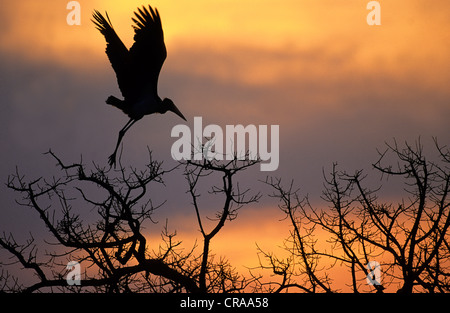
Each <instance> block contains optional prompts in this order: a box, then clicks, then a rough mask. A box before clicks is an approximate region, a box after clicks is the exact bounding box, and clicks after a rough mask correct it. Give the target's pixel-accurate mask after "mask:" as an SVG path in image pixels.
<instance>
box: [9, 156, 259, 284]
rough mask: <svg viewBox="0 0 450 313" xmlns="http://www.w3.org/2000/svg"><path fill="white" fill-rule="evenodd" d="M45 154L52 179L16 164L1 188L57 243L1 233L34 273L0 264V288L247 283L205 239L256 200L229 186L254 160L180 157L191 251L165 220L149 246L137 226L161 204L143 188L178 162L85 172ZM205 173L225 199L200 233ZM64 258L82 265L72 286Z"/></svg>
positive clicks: (151, 162)
mask: <svg viewBox="0 0 450 313" xmlns="http://www.w3.org/2000/svg"><path fill="white" fill-rule="evenodd" d="M48 154H49V155H50V156H51V157H52V158H54V159H55V160H56V162H57V166H58V167H59V168H60V169H61V175H60V177H53V178H51V179H48V178H47V179H46V178H42V177H41V178H39V179H36V180H32V181H28V180H27V179H26V178H25V177H24V176H23V175H21V174H20V173H19V171H18V170H16V173H15V174H14V175H11V176H10V177H9V178H8V182H7V186H8V187H9V188H11V189H13V190H15V191H17V192H19V193H20V194H22V200H21V201H20V202H18V203H19V204H21V205H23V206H25V207H28V208H30V209H31V210H33V211H35V212H37V213H38V215H39V217H40V219H41V220H42V222H43V223H44V225H45V227H46V229H47V230H48V232H49V234H50V236H51V238H52V239H51V240H53V242H51V244H52V245H55V246H56V247H57V249H56V251H55V252H47V253H46V254H39V253H38V251H39V250H38V245H37V244H36V243H35V241H34V239H33V238H31V239H29V240H28V241H27V242H26V243H24V244H21V243H18V242H17V241H16V240H15V238H14V236H13V235H12V234H7V233H5V232H3V235H2V236H1V237H0V247H2V248H4V249H5V250H6V251H8V252H9V253H10V254H11V255H12V256H13V258H15V260H16V262H17V263H19V265H20V266H21V267H22V268H24V269H28V270H30V271H32V272H34V274H35V276H36V278H37V281H36V282H34V283H31V284H29V285H24V284H22V283H20V281H19V280H18V279H17V278H15V277H14V276H13V275H11V274H10V272H8V271H7V266H2V269H1V276H0V287H3V288H2V290H3V291H21V292H36V291H46V290H47V291H49V290H50V291H53V290H58V291H81V290H85V291H96V292H182V291H186V292H220V291H221V292H233V291H240V290H243V289H244V288H245V287H246V286H247V284H248V283H249V281H247V280H246V279H245V278H243V277H242V276H240V275H239V274H238V273H236V272H235V270H234V269H233V268H232V267H231V265H230V264H229V262H228V261H227V260H226V259H224V258H221V259H220V260H219V261H216V260H215V259H214V256H211V255H210V254H209V252H210V244H211V240H212V238H213V237H214V236H216V235H217V233H218V232H219V231H220V230H221V229H222V227H223V226H224V224H225V222H226V221H227V220H233V219H234V218H236V216H237V211H238V209H239V208H240V207H241V206H242V205H244V204H246V203H249V202H253V201H256V200H257V199H258V195H256V196H253V197H250V198H249V199H248V200H245V195H246V192H247V191H244V192H241V191H240V190H239V189H236V188H235V186H234V184H235V182H234V181H233V177H234V176H235V175H236V174H238V173H239V172H240V171H242V170H244V169H246V168H248V167H250V166H252V165H254V164H256V163H257V162H258V161H248V160H247V161H246V160H243V161H238V160H233V161H230V162H228V163H224V164H220V163H219V162H216V161H205V162H202V163H195V162H190V161H189V162H186V163H185V173H184V175H185V177H186V178H187V180H188V182H189V192H190V193H191V195H192V199H193V204H194V208H195V211H196V214H197V218H198V224H199V226H200V230H201V233H202V235H203V238H204V242H203V249H202V253H200V254H198V253H197V252H196V246H195V245H194V246H193V247H192V249H190V250H185V249H182V248H181V245H180V243H181V241H179V240H178V239H177V236H176V232H170V231H169V228H168V227H167V224H166V227H165V228H164V230H163V232H162V234H161V237H162V242H161V241H160V243H159V244H158V246H157V247H156V246H155V243H154V242H157V241H156V239H154V238H148V237H147V236H146V235H144V229H145V227H148V226H149V225H152V223H154V221H153V220H152V217H153V213H154V211H155V210H156V209H158V208H159V207H161V206H162V205H163V204H164V203H160V204H158V205H155V204H153V202H152V200H151V197H149V196H148V193H149V190H151V189H152V187H153V186H154V185H155V184H159V185H161V184H162V185H163V184H164V181H163V176H164V175H165V174H166V173H168V172H171V171H174V170H176V169H177V168H178V167H179V166H180V165H178V166H176V167H174V168H172V169H169V170H163V168H162V163H161V162H158V161H155V160H153V159H152V155H151V153H149V156H150V160H149V163H148V165H147V166H146V167H145V169H144V170H137V169H135V168H129V169H126V168H125V167H123V166H122V164H121V163H120V161H119V164H120V168H119V169H118V170H113V169H105V168H102V167H99V166H97V165H94V169H93V170H92V171H90V172H88V171H87V169H86V166H85V165H83V164H82V163H74V164H70V165H67V164H65V163H64V162H63V161H62V160H60V159H59V158H58V157H57V156H56V155H55V154H54V153H53V152H51V151H49V152H48ZM213 173H220V174H221V175H223V177H222V184H221V185H219V186H218V187H216V186H215V187H213V188H212V191H211V192H212V193H215V194H223V195H225V200H224V204H223V206H222V208H221V209H220V210H219V212H218V222H217V225H216V226H215V227H214V228H213V230H212V231H210V232H207V231H206V229H205V228H204V226H203V223H202V217H201V215H200V208H199V205H198V201H197V200H198V197H199V195H198V194H197V193H196V186H197V184H198V182H199V181H201V180H202V179H203V178H204V177H206V176H210V175H212V174H213ZM89 208H90V210H89ZM86 211H89V212H96V213H97V215H96V218H97V220H96V221H95V222H92V217H91V218H90V219H89V220H83V218H82V214H81V213H82V212H86ZM149 239H150V240H153V243H152V242H150V243H149V242H148V240H149ZM55 241H56V242H55ZM40 250H42V249H40ZM69 260H75V261H77V262H79V264H81V266H82V268H83V269H84V271H83V275H82V276H83V278H82V279H81V282H80V285H73V286H70V285H68V283H67V281H66V277H65V275H66V274H67V271H66V264H67V263H68V261H69ZM0 265H2V264H0ZM3 265H5V264H3Z"/></svg>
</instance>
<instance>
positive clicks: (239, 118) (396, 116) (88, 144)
mask: <svg viewBox="0 0 450 313" xmlns="http://www.w3.org/2000/svg"><path fill="white" fill-rule="evenodd" d="M67 2H68V1H62V0H51V1H33V0H20V1H7V2H5V1H4V3H2V8H1V10H0V29H1V34H0V96H1V106H0V112H1V114H0V142H1V146H2V157H1V158H2V165H1V167H0V179H1V182H2V184H0V199H1V202H2V207H1V210H0V231H1V232H3V231H5V232H9V231H12V232H13V233H14V234H17V238H18V239H23V240H24V239H25V238H27V236H28V234H29V232H32V233H33V234H35V236H36V237H39V234H42V233H43V232H44V231H45V230H44V227H43V224H42V223H41V220H40V219H39V218H38V216H37V214H35V213H34V212H33V213H30V212H29V211H27V210H26V209H25V208H23V207H20V206H18V205H17V204H16V203H15V202H14V200H15V199H16V198H17V197H18V195H17V194H14V193H13V192H12V191H10V190H8V189H7V188H6V186H5V184H4V183H5V182H6V181H7V177H8V175H9V174H12V173H14V171H15V168H16V166H17V167H18V168H19V170H20V171H21V173H22V174H24V175H26V177H28V178H29V179H33V178H37V177H40V176H45V177H52V176H53V175H56V174H58V173H57V169H56V168H55V167H54V165H55V164H54V163H55V162H54V161H53V160H51V159H50V158H49V157H48V156H45V155H43V153H44V152H46V151H48V150H49V149H52V151H54V152H55V153H56V154H57V155H58V156H59V157H60V158H61V159H62V160H64V161H65V162H67V163H71V162H78V161H80V158H81V157H82V159H83V161H84V162H85V163H86V164H92V162H95V163H98V164H102V165H106V164H107V157H108V156H109V155H110V154H111V152H112V151H113V148H114V145H115V143H116V140H117V134H118V131H119V130H120V129H121V128H122V127H123V126H124V125H125V123H126V122H127V121H128V118H127V117H126V116H125V115H123V113H122V112H120V111H119V110H117V109H115V108H112V107H110V106H108V105H106V104H105V100H106V98H107V97H108V96H109V95H115V96H117V97H120V96H121V95H120V91H119V89H118V87H117V82H116V78H115V75H114V72H113V70H112V68H111V66H110V63H109V61H108V59H107V57H106V54H105V52H104V51H105V40H104V38H103V36H102V35H101V34H100V33H99V31H98V30H96V29H95V27H94V25H93V24H92V23H91V21H90V19H91V15H92V12H93V10H94V9H98V10H99V11H101V12H104V11H105V10H106V11H107V12H108V15H109V17H110V19H111V21H112V24H113V26H114V28H115V30H116V32H117V33H118V35H119V36H120V37H121V39H122V41H123V42H124V43H125V45H126V46H127V47H130V46H131V45H132V43H133V29H132V27H131V23H132V21H131V17H132V16H133V11H134V10H135V9H136V8H137V7H138V6H141V5H143V4H145V5H147V4H148V3H147V2H145V1H144V2H143V1H106V0H105V1H94V0H89V1H88V0H80V1H78V2H79V3H80V5H81V25H73V26H69V25H68V24H67V22H66V17H67V14H68V13H69V10H67V9H66V5H67ZM368 2H369V1H366V0H364V1H361V0H357V1H356V0H355V1H351V0H350V1H332V0H283V1H273V0H258V1H256V0H252V1H249V0H244V1H242V0H240V1H236V0H218V1H210V0H209V1H208V0H192V1H182V0H174V1H167V0H164V1H163V0H160V1H152V2H151V3H150V4H151V5H152V6H153V7H156V8H158V10H159V12H160V14H161V18H162V24H163V29H164V36H165V42H166V47H167V50H168V57H167V59H166V61H165V64H164V66H163V68H162V71H161V75H160V80H159V94H160V96H161V97H168V98H171V99H172V100H173V101H174V102H175V104H176V105H177V106H178V108H179V109H180V110H181V111H182V112H183V114H184V115H185V116H186V118H187V122H184V121H182V120H181V119H180V118H179V117H177V116H176V115H174V114H171V113H167V114H165V115H153V116H148V117H145V118H143V119H142V120H141V121H139V122H138V123H136V124H135V125H134V126H133V127H132V128H131V130H130V131H129V132H128V133H127V134H126V136H125V138H124V141H123V156H122V162H123V163H124V164H126V165H127V166H128V165H133V166H136V167H138V168H140V167H144V165H145V162H146V161H147V160H148V153H147V146H148V147H149V148H150V149H151V150H152V151H153V156H154V157H155V158H156V159H158V160H161V161H164V165H165V166H167V167H168V168H169V167H171V166H173V165H175V164H176V162H175V161H174V160H172V159H171V151H170V149H171V146H172V144H173V143H174V142H175V140H176V138H171V136H170V133H171V129H172V127H173V126H175V125H177V124H186V125H188V126H189V127H193V119H194V117H195V116H201V117H202V118H203V124H204V125H208V124H217V125H220V126H222V127H223V129H225V125H236V124H243V125H249V124H254V125H279V127H280V138H279V139H280V144H279V145H280V163H279V168H278V170H277V171H274V172H260V171H259V167H258V168H255V169H251V170H249V171H248V172H246V173H244V174H243V175H241V176H237V179H238V181H239V183H240V185H242V186H246V187H248V188H250V189H251V190H252V191H254V192H255V193H256V192H258V191H261V193H262V194H263V197H262V198H261V199H260V201H259V203H257V204H252V205H251V206H249V207H244V208H243V209H242V211H241V215H240V216H238V219H237V220H235V221H233V222H232V223H230V224H227V225H225V228H224V230H223V232H221V233H219V234H218V237H217V238H215V240H214V241H213V243H212V246H213V250H214V252H215V253H217V254H218V255H221V254H224V255H227V256H229V257H230V260H231V262H232V263H233V264H236V266H240V265H247V266H255V265H257V261H258V259H257V256H256V245H255V243H258V245H260V246H261V247H265V248H267V249H268V250H271V249H273V250H277V249H278V248H277V247H276V246H277V245H281V243H282V240H283V239H284V238H285V237H287V236H288V234H289V229H288V228H286V225H287V223H286V222H280V221H279V220H280V219H281V218H282V217H283V216H282V214H281V213H280V212H279V211H278V209H277V207H276V202H274V200H273V199H271V198H269V197H268V194H269V193H271V190H270V189H268V187H267V186H265V185H264V184H262V183H261V182H260V181H259V180H261V179H264V178H265V177H266V176H267V175H269V176H275V177H282V178H283V180H284V181H285V182H287V183H288V182H290V181H291V180H292V179H293V180H294V181H295V185H296V186H298V187H299V188H300V191H301V194H302V195H306V194H308V195H309V197H310V200H311V202H313V203H314V204H316V203H317V205H319V206H320V205H325V204H324V203H323V202H322V201H321V199H320V196H321V191H322V189H323V171H324V172H326V173H328V172H329V171H330V169H331V165H332V163H333V162H337V163H338V164H339V167H340V168H341V169H345V170H348V171H349V172H353V171H354V170H356V169H364V170H365V171H366V172H367V173H368V174H369V175H371V176H370V177H371V178H373V182H375V185H373V186H377V185H376V184H379V183H380V181H379V178H380V176H379V174H378V173H376V172H375V171H374V170H373V169H372V168H371V164H372V163H374V162H375V161H376V160H377V158H378V154H377V149H380V150H383V148H384V143H385V142H386V141H387V142H392V140H393V138H396V140H397V141H398V142H399V143H403V142H404V141H409V142H414V140H416V139H418V138H419V137H420V138H421V140H422V143H423V144H424V146H425V151H432V147H433V141H432V137H437V138H438V141H439V142H440V143H441V144H442V145H449V144H450V137H449V134H450V123H449V118H450V88H449V86H450V58H449V56H450V44H449V42H450V20H449V18H448V12H450V2H449V1H446V0H440V1H434V2H433V4H432V5H430V3H429V2H427V1H424V0H420V1H417V0H408V1H406V0H401V1H400V0H399V1H379V2H380V5H381V25H379V26H369V25H368V24H367V23H366V17H367V14H368V13H369V10H367V9H366V5H367V3H368ZM427 149H429V150H427ZM218 183H220V181H218ZM187 189H188V185H187V182H186V180H185V179H184V178H183V177H182V170H179V171H178V172H177V171H175V172H172V173H170V174H169V175H168V176H167V178H166V187H165V188H161V189H158V190H157V191H155V192H154V194H151V196H153V197H155V198H156V199H157V200H159V201H164V200H167V202H166V203H165V204H164V206H163V207H162V208H161V209H159V210H158V212H157V213H156V219H158V220H159V221H160V223H159V224H158V225H156V226H153V227H155V228H153V229H151V230H149V232H150V233H152V234H155V235H156V234H157V233H158V232H159V231H160V230H161V229H162V226H163V225H164V224H165V220H166V219H168V220H169V227H170V228H171V229H177V230H178V231H179V235H180V239H183V238H182V236H185V238H188V239H187V240H186V241H187V242H189V241H191V240H194V239H195V238H197V239H199V240H200V238H201V234H200V233H199V231H198V225H197V224H196V221H195V217H194V210H193V208H192V206H191V199H190V198H189V194H187V193H186V191H187ZM150 193H152V191H151V192H150ZM381 196H383V197H385V198H386V199H400V197H401V196H402V194H400V193H399V190H398V189H396V188H393V189H390V190H383V194H382V195H381ZM202 205H203V207H202V209H203V211H202V212H203V213H204V214H205V216H207V215H208V216H213V214H214V212H215V211H216V209H218V208H220V204H219V206H218V203H217V199H209V198H208V199H205V201H204V202H203V203H202ZM19 234H20V235H19ZM149 236H150V235H149ZM158 238H159V237H158ZM237 241H238V242H239V244H237V245H236V246H235V248H234V247H231V246H230V245H227V244H226V243H229V242H237ZM5 255H6V254H5V253H4V252H3V251H0V258H4V257H5ZM242 263H245V264H242Z"/></svg>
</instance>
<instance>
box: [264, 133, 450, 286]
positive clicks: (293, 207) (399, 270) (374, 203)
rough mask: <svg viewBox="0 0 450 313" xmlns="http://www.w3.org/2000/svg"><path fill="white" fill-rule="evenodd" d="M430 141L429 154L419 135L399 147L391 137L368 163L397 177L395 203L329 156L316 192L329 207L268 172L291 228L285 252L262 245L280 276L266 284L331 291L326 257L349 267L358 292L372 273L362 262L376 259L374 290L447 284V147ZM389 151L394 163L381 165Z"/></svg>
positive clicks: (449, 276) (449, 278) (449, 171)
mask: <svg viewBox="0 0 450 313" xmlns="http://www.w3.org/2000/svg"><path fill="white" fill-rule="evenodd" d="M435 146H436V149H437V151H438V157H439V160H438V161H430V159H431V158H426V157H425V155H424V153H423V146H422V145H421V144H420V141H418V142H417V143H416V145H415V146H410V145H408V144H407V143H406V145H405V147H404V148H401V147H399V146H398V144H397V143H396V142H395V141H394V143H393V144H392V145H389V144H387V148H386V150H385V151H384V152H382V153H380V157H379V159H378V161H377V162H376V163H375V164H373V167H374V169H376V170H377V171H379V172H380V173H382V175H383V176H386V177H388V178H390V179H395V178H398V177H400V178H402V179H403V180H404V181H403V184H404V190H405V192H406V194H407V197H406V198H404V199H402V201H401V202H399V203H385V202H381V201H379V200H378V199H379V197H378V196H377V192H379V191H380V188H377V189H375V190H371V189H369V188H368V187H366V186H365V178H366V176H365V175H364V174H363V171H361V170H358V171H356V172H355V173H354V174H349V173H346V172H345V171H338V170H337V165H336V164H334V165H333V167H332V171H331V174H330V175H328V176H326V175H325V189H324V192H323V199H324V200H326V201H327V202H328V203H329V205H330V207H329V208H328V209H315V208H313V207H312V205H311V204H310V202H309V200H308V197H304V198H300V196H299V192H298V190H293V187H292V183H291V185H290V186H289V187H283V186H282V183H281V179H268V180H267V181H266V183H267V184H269V185H270V186H271V187H272V188H273V189H274V195H273V196H274V197H277V198H279V200H280V202H281V204H280V205H279V208H280V209H281V210H282V211H283V212H284V213H285V214H286V216H287V218H288V219H289V221H290V222H291V227H292V230H291V236H290V238H288V239H287V241H286V242H287V243H285V245H284V247H285V249H286V250H287V251H288V252H289V253H290V257H289V258H288V259H286V260H284V259H279V258H277V257H276V256H275V255H274V254H273V253H268V252H263V251H261V252H262V253H263V256H264V258H263V260H262V261H261V267H262V268H266V269H267V268H269V269H271V270H272V271H273V273H274V274H276V275H280V276H282V280H281V282H278V283H275V282H269V283H266V284H265V287H266V289H269V290H275V291H281V290H283V289H289V288H290V289H292V288H297V289H299V290H302V291H306V292H316V291H318V290H321V291H325V292H330V291H332V289H331V287H330V286H331V280H330V277H329V276H328V275H327V273H328V272H329V270H330V266H327V264H330V261H331V264H332V266H334V265H335V264H336V263H339V264H343V265H345V266H347V267H348V268H349V273H350V275H351V288H352V290H353V291H354V292H360V290H364V288H365V287H366V286H367V284H366V283H365V280H366V277H367V275H371V273H369V270H368V267H367V264H368V263H369V262H370V261H373V260H376V261H378V262H379V263H380V264H381V268H382V269H383V279H382V281H381V282H378V283H379V284H373V288H374V289H375V291H377V292H383V290H384V289H385V288H388V287H393V288H397V292H402V293H411V292H413V291H418V292H431V293H433V292H449V291H450V250H449V247H450V246H449V240H450V237H449V232H448V230H449V226H450V202H449V193H450V152H449V151H448V150H446V151H445V150H444V148H443V147H440V146H439V145H438V143H437V140H435ZM392 158H394V159H396V165H395V166H392V165H386V164H385V162H389V161H390V160H391V159H392ZM317 229H321V230H324V231H325V232H326V234H327V235H328V242H329V243H330V244H331V249H328V250H324V249H322V250H320V249H318V248H317V240H318V239H317V237H315V236H314V235H315V232H316V230H317ZM267 264H268V265H267ZM320 264H323V265H322V267H319V265H320ZM363 281H364V282H363ZM275 287H276V288H275Z"/></svg>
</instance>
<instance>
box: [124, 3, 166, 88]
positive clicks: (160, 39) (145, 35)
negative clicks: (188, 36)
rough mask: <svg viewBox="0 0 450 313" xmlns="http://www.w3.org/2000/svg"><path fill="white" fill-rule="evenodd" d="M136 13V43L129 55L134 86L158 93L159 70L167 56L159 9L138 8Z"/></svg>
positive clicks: (134, 19)
mask: <svg viewBox="0 0 450 313" xmlns="http://www.w3.org/2000/svg"><path fill="white" fill-rule="evenodd" d="M134 14H135V17H134V18H133V22H134V23H135V25H133V28H134V44H133V46H132V47H131V48H130V57H129V61H130V67H131V68H132V69H133V81H134V82H135V86H134V88H136V90H135V91H136V92H137V93H142V92H153V93H154V95H157V85H158V76H159V72H160V71H161V67H162V65H163V63H164V60H165V59H166V56H167V50H166V45H165V44H164V34H163V29H162V25H161V18H160V16H159V12H158V10H157V9H155V10H153V8H152V7H151V6H148V9H147V8H145V7H142V9H140V8H138V11H137V12H134Z"/></svg>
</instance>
